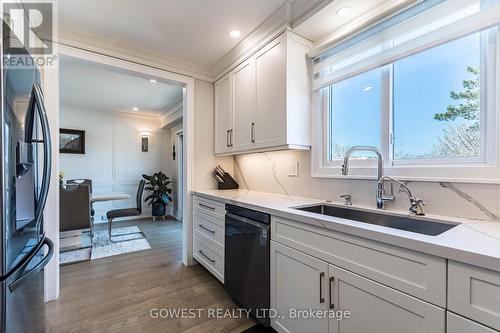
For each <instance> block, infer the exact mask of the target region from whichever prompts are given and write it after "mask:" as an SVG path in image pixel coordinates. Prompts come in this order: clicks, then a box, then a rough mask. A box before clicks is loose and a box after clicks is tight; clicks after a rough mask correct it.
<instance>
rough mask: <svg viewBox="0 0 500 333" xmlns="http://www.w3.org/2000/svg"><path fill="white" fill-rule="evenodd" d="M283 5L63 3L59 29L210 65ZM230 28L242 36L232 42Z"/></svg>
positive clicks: (275, 1) (243, 1) (222, 0)
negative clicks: (82, 31) (82, 32)
mask: <svg viewBox="0 0 500 333" xmlns="http://www.w3.org/2000/svg"><path fill="white" fill-rule="evenodd" d="M284 2H285V0H251V1H249V0H149V1H138V0H106V1H102V0H64V1H59V2H58V11H59V22H58V24H59V30H60V31H61V33H63V34H64V33H66V34H71V33H75V34H78V33H79V32H80V31H81V30H84V33H85V34H86V35H87V36H88V35H95V36H96V38H100V39H108V40H112V41H115V42H119V43H122V44H129V45H133V46H134V47H136V48H143V49H144V50H146V51H147V52H149V53H154V54H164V55H168V56H170V57H175V58H178V59H182V60H184V61H188V62H192V63H195V64H199V65H204V66H212V65H213V64H215V63H216V62H217V61H218V60H219V59H220V58H222V56H224V55H225V54H226V53H227V52H228V51H229V50H231V49H232V48H233V47H234V46H236V44H237V43H238V42H239V41H240V40H241V38H243V37H244V36H246V35H247V34H249V33H250V32H251V31H252V30H254V29H255V28H256V27H257V26H258V25H259V24H260V23H261V22H262V21H263V20H264V19H265V18H267V17H268V16H269V15H270V14H271V13H272V12H273V11H275V10H276V9H277V8H278V7H279V6H280V5H281V4H283V3H284ZM230 29H238V30H240V31H241V33H242V37H240V38H239V39H238V38H237V39H233V38H231V37H229V35H228V34H227V32H228V31H229V30H230Z"/></svg>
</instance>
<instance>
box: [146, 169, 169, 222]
mask: <svg viewBox="0 0 500 333" xmlns="http://www.w3.org/2000/svg"><path fill="white" fill-rule="evenodd" d="M142 178H144V179H145V180H146V188H145V190H146V192H148V193H149V195H148V196H147V197H146V199H145V200H144V201H146V202H147V203H148V204H149V205H151V208H152V214H153V216H165V211H166V207H167V205H168V202H169V201H172V197H171V196H170V195H171V194H172V189H171V188H170V184H171V183H172V181H171V180H170V179H169V178H168V177H167V176H166V175H165V174H164V173H163V172H157V173H154V174H153V175H151V176H148V175H142Z"/></svg>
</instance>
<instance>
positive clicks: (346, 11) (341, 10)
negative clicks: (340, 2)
mask: <svg viewBox="0 0 500 333" xmlns="http://www.w3.org/2000/svg"><path fill="white" fill-rule="evenodd" d="M350 12H351V7H340V8H339V9H338V10H337V15H338V16H346V15H347V14H349V13H350Z"/></svg>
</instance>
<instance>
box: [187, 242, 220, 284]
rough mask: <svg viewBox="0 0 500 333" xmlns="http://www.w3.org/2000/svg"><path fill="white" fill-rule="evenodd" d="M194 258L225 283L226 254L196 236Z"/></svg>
mask: <svg viewBox="0 0 500 333" xmlns="http://www.w3.org/2000/svg"><path fill="white" fill-rule="evenodd" d="M193 257H194V258H195V259H196V260H197V261H198V262H199V263H200V264H201V265H203V266H204V267H205V268H206V269H207V270H208V271H209V272H211V273H212V274H213V275H214V276H215V277H216V278H217V279H219V280H220V281H221V282H222V283H224V253H223V252H222V251H220V250H218V249H217V248H215V247H214V246H213V245H210V244H209V243H207V242H206V241H204V240H203V239H201V238H200V237H197V236H196V235H195V237H194V239H193Z"/></svg>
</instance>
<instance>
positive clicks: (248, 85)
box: [232, 58, 255, 151]
mask: <svg viewBox="0 0 500 333" xmlns="http://www.w3.org/2000/svg"><path fill="white" fill-rule="evenodd" d="M233 101H234V103H233V107H234V131H233V133H232V146H233V147H232V148H233V151H242V150H247V149H251V148H252V147H253V145H254V144H253V141H254V140H253V130H254V129H253V128H254V125H253V124H254V123H255V59H254V58H251V59H249V60H247V61H246V62H244V63H243V64H241V65H240V66H238V67H237V68H236V69H235V71H234V72H233Z"/></svg>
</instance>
